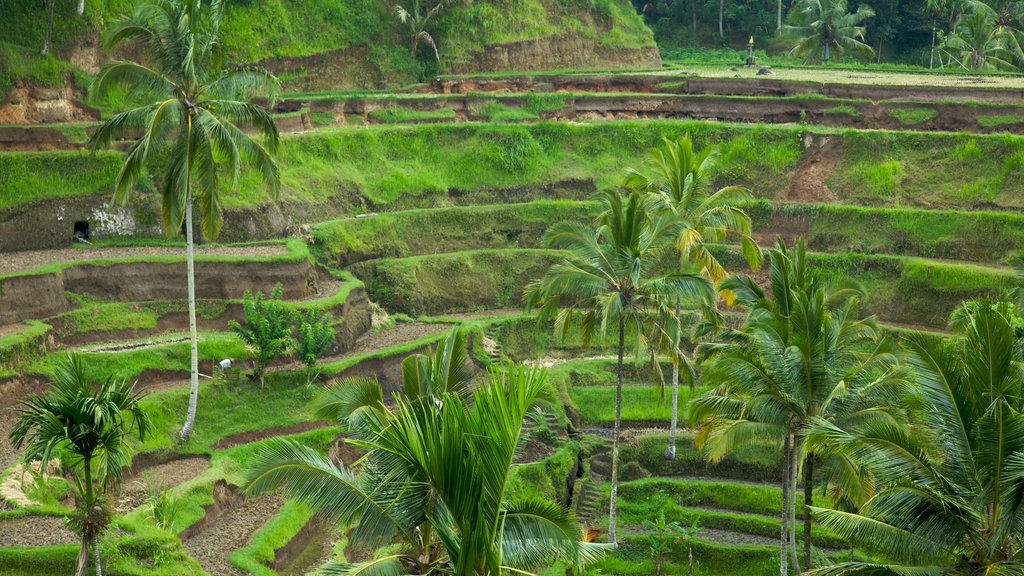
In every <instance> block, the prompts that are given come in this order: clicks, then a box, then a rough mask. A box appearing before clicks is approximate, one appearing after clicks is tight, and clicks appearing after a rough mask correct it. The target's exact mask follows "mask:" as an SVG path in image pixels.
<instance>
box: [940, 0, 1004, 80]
mask: <svg viewBox="0 0 1024 576" xmlns="http://www.w3.org/2000/svg"><path fill="white" fill-rule="evenodd" d="M941 48H942V51H943V52H945V53H946V54H947V55H948V56H949V57H950V59H951V60H952V61H955V62H956V63H957V64H959V65H960V66H961V67H963V68H967V69H971V70H1016V69H1017V68H1018V64H1020V63H1021V62H1024V51H1022V49H1021V45H1020V41H1019V40H1018V38H1017V33H1016V31H1015V30H1013V29H1012V28H1010V27H1009V26H1006V25H1003V24H1002V23H1000V21H999V18H998V14H997V13H996V11H995V10H993V9H992V8H990V7H989V6H987V5H986V4H983V3H980V2H977V3H973V4H971V11H970V12H968V13H967V14H966V15H965V16H964V17H963V18H962V19H961V22H960V23H959V25H958V26H957V27H956V30H954V31H953V32H951V33H950V34H949V35H947V36H946V38H945V40H943V42H942V46H941Z"/></svg>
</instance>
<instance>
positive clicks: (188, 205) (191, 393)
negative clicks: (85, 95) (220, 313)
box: [179, 169, 199, 440]
mask: <svg viewBox="0 0 1024 576" xmlns="http://www.w3.org/2000/svg"><path fill="white" fill-rule="evenodd" d="M187 173H188V178H189V181H188V182H186V184H185V186H186V187H187V192H186V194H185V260H186V261H187V265H188V339H189V347H190V351H191V356H192V358H191V370H190V374H189V387H188V413H187V414H186V415H185V423H184V424H182V425H181V432H180V433H179V436H181V439H182V440H188V438H189V436H190V435H191V434H192V426H193V425H194V424H195V420H196V404H197V403H198V401H199V336H198V335H197V334H196V270H195V244H194V243H193V238H192V181H191V175H192V172H191V169H189V170H188V171H187Z"/></svg>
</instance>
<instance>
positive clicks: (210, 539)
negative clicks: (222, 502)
mask: <svg viewBox="0 0 1024 576" xmlns="http://www.w3.org/2000/svg"><path fill="white" fill-rule="evenodd" d="M283 504H284V499H283V498H282V497H281V496H279V495H277V494H267V495H264V496H259V497H257V498H251V499H243V500H240V501H238V502H237V503H235V504H234V505H230V506H229V507H228V508H227V509H226V510H223V511H222V512H221V513H220V514H218V515H217V516H216V518H213V519H212V520H210V521H209V522H208V523H207V524H206V525H205V527H203V528H202V529H201V530H199V531H198V532H196V533H194V534H191V535H189V536H188V537H187V538H186V539H185V549H186V550H188V553H189V554H190V555H191V556H192V557H193V558H195V559H196V560H198V561H199V565H200V566H202V567H203V570H205V571H206V572H207V573H209V574H216V575H217V576H245V574H246V573H245V572H243V571H241V570H239V569H238V568H236V567H235V566H234V565H232V564H231V562H230V561H229V560H228V557H229V556H231V553H232V552H234V551H235V550H237V549H239V548H241V547H243V546H245V545H247V544H248V543H249V541H250V540H251V539H252V535H253V534H255V533H256V532H257V531H258V530H259V529H260V528H262V527H263V525H264V524H266V523H267V521H268V520H270V518H272V517H273V516H274V514H276V513H277V511H278V509H280V508H281V506H282V505H283Z"/></svg>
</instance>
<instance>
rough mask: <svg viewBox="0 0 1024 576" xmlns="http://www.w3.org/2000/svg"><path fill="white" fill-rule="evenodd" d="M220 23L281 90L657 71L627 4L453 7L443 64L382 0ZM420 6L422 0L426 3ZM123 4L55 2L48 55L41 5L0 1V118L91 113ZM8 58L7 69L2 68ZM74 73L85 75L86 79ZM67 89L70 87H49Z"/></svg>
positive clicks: (646, 36) (238, 15)
mask: <svg viewBox="0 0 1024 576" xmlns="http://www.w3.org/2000/svg"><path fill="white" fill-rule="evenodd" d="M227 6H228V7H227V13H226V15H225V18H224V21H223V24H222V38H223V43H224V47H225V49H226V52H227V54H229V55H230V58H231V59H232V60H233V63H235V64H248V63H258V64H260V65H263V66H265V67H267V68H268V69H270V70H271V71H273V72H275V73H276V74H278V75H279V76H280V77H281V79H282V80H283V83H284V87H285V89H287V90H328V89H330V90H339V89H348V88H367V87H384V86H396V85H402V84H408V83H410V82H414V81H416V80H419V79H423V78H430V77H433V76H434V75H435V74H436V73H438V72H489V71H499V70H541V69H565V68H581V69H607V68H643V67H652V66H659V65H660V64H661V60H660V58H659V56H658V50H657V47H656V46H655V44H654V37H653V35H652V34H651V32H650V30H648V29H647V27H646V26H645V25H644V24H643V22H642V20H641V18H640V16H638V15H637V14H636V12H635V11H634V10H633V8H632V6H631V5H630V3H629V2H627V1H626V0H580V1H576V2H561V1H554V0H480V1H478V2H475V3H461V2H457V3H454V4H452V5H451V7H449V8H446V9H444V10H442V11H441V12H439V13H438V16H437V17H435V18H434V19H433V20H432V21H431V22H430V24H429V25H428V27H427V30H428V31H429V33H430V34H431V35H432V36H433V38H434V39H435V40H436V44H437V48H438V53H439V56H440V60H439V61H438V60H435V59H434V54H433V51H432V50H431V49H430V48H429V46H427V44H426V43H423V46H421V47H420V50H419V52H418V53H417V54H415V55H413V54H410V50H409V45H410V40H411V36H412V34H411V30H410V29H409V28H408V27H407V26H405V25H404V24H402V22H401V21H400V20H399V18H398V17H397V15H396V14H395V9H394V8H393V7H391V6H390V5H389V3H386V2H380V1H379V0H348V1H346V2H335V1H331V0H313V1H301V2H300V1H298V0H264V1H261V2H228V3H227ZM424 8H426V6H424ZM130 9H131V3H127V2H123V1H119V2H106V1H101V0H88V1H87V2H86V9H85V14H84V15H83V16H79V15H78V14H77V13H76V12H75V3H74V2H58V3H57V5H56V12H55V15H54V22H53V25H54V29H53V38H52V49H51V54H52V55H53V56H54V57H49V56H40V55H39V50H40V49H41V47H42V46H43V43H44V39H45V34H46V21H47V18H46V6H45V4H44V3H41V2H34V1H29V0H0V13H2V14H4V26H3V27H0V64H4V65H0V124H24V123H47V122H66V121H71V120H78V119H83V118H85V117H88V116H89V115H90V114H89V111H88V110H83V109H82V108H81V107H80V106H79V105H77V104H76V103H75V102H74V97H75V96H76V95H78V96H81V95H82V94H83V93H84V88H85V87H86V85H87V78H86V74H91V73H95V72H96V70H97V69H98V67H99V65H100V64H101V63H102V62H103V61H104V60H105V59H107V58H108V57H109V56H108V54H107V53H106V51H105V49H104V48H103V47H102V42H101V40H100V34H101V32H102V30H103V29H104V28H105V27H106V26H107V25H109V23H110V22H112V21H113V20H115V19H116V18H117V17H118V16H120V15H122V14H124V13H126V12H127V11H128V10H130ZM7 64H10V65H7ZM83 71H84V73H85V74H83ZM43 86H45V87H48V88H61V89H66V88H71V90H56V91H55V90H46V89H40V88H39V87H43Z"/></svg>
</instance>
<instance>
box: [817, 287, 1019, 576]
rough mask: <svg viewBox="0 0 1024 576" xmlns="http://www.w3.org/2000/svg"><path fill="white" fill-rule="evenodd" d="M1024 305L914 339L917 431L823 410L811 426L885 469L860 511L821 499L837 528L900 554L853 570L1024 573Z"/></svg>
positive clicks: (841, 568) (996, 308) (850, 570)
mask: <svg viewBox="0 0 1024 576" xmlns="http://www.w3.org/2000/svg"><path fill="white" fill-rule="evenodd" d="M1015 310H1016V308H1015V307H1014V306H1013V305H1011V304H1009V303H1007V302H996V301H981V302H979V303H976V304H973V305H971V306H968V307H967V312H968V314H967V317H966V321H965V322H964V323H963V331H962V335H963V338H949V339H946V340H944V341H939V342H937V341H934V340H930V339H928V338H925V337H917V338H912V339H910V341H909V343H908V344H907V352H908V362H909V364H910V366H912V367H913V369H914V374H915V375H916V380H917V385H918V386H919V388H920V390H921V392H922V394H923V396H924V400H925V404H926V406H927V409H926V410H922V411H921V413H920V415H919V416H918V417H919V418H920V419H921V424H922V426H921V427H919V429H918V430H917V431H916V433H907V432H906V431H905V430H902V429H900V428H898V427H891V426H885V425H884V424H882V423H881V422H878V423H875V424H874V425H870V426H863V427H861V428H860V429H858V430H857V431H855V432H851V431H847V430H840V429H838V428H837V427H835V426H832V425H830V424H828V423H826V422H821V421H817V422H815V423H814V425H813V430H812V435H813V436H817V437H821V438H823V439H824V441H826V442H828V443H829V444H831V445H833V446H834V447H836V449H837V450H838V451H841V452H843V453H845V454H848V455H850V457H852V458H854V459H855V460H858V461H863V462H867V463H869V464H870V465H871V466H873V467H874V468H875V469H876V470H879V471H880V479H881V481H882V484H881V485H882V489H881V490H880V491H879V492H878V494H876V495H875V496H874V497H872V498H871V499H870V500H869V501H868V502H867V503H866V504H865V505H864V506H863V507H862V508H861V509H860V511H859V513H850V512H840V511H837V510H827V509H821V508H812V512H813V514H814V517H815V518H816V519H818V520H819V521H820V522H821V523H822V524H824V525H825V526H827V527H829V528H830V529H832V530H833V531H835V532H836V533H837V534H838V535H840V536H842V537H844V538H847V539H849V540H850V541H851V542H854V543H856V544H859V545H861V546H864V547H866V548H867V549H869V550H872V551H875V552H878V553H879V554H881V556H880V557H884V558H887V559H889V560H890V562H889V563H873V562H846V563H842V564H837V565H835V566H830V567H828V568H823V569H821V570H817V571H815V574H819V575H825V574H828V575H843V574H880V575H885V574H893V575H895V574H912V573H913V574H949V575H959V574H991V575H1002V574H1020V573H1022V571H1024V547H1022V542H1024V507H1022V495H1024V364H1022V357H1021V352H1022V350H1024V348H1022V344H1024V342H1022V339H1021V331H1020V329H1018V328H1016V326H1017V325H1018V324H1019V323H1020V319H1019V317H1017V316H1016V313H1015Z"/></svg>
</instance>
